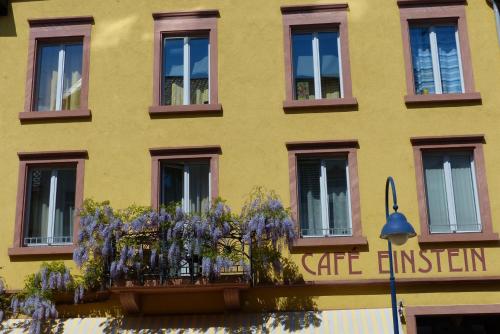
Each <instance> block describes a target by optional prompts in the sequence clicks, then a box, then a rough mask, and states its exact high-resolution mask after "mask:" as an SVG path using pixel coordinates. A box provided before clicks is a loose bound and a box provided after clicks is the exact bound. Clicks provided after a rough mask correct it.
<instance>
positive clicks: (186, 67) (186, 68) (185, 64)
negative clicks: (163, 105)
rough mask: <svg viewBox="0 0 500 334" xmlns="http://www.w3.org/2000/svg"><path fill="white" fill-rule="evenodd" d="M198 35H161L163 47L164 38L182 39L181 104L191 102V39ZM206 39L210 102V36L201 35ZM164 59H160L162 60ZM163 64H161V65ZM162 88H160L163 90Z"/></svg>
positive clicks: (162, 83)
mask: <svg viewBox="0 0 500 334" xmlns="http://www.w3.org/2000/svg"><path fill="white" fill-rule="evenodd" d="M197 38H200V37H188V36H184V37H163V48H164V47H165V40H168V39H182V40H183V43H184V44H183V52H182V57H183V58H182V69H183V73H182V80H183V95H182V104H183V105H190V104H191V61H190V60H191V44H190V41H191V39H197ZM203 38H207V39H208V53H207V54H208V69H207V71H208V103H209V104H210V103H211V101H210V77H211V74H210V38H209V37H203ZM163 61H164V59H162V62H163ZM164 65H165V64H163V65H162V67H163V66H164ZM164 85H165V83H164V80H162V82H161V86H162V87H164ZM163 90H164V88H163V89H162V92H163Z"/></svg>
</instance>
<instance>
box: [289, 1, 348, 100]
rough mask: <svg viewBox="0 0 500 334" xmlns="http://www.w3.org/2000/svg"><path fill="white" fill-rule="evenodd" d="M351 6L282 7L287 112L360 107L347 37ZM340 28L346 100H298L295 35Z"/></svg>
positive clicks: (341, 4) (343, 4) (344, 4)
mask: <svg viewBox="0 0 500 334" xmlns="http://www.w3.org/2000/svg"><path fill="white" fill-rule="evenodd" d="M347 10H348V5H347V3H340V4H327V5H299V6H282V7H281V13H282V14H283V33H284V36H283V40H284V54H285V101H283V108H284V109H285V110H293V109H300V108H314V107H319V108H321V107H323V108H325V107H356V106H357V105H358V101H357V100H356V98H355V97H353V95H352V81H351V65H350V60H349V39H348V34H347ZM332 27H333V28H338V31H339V36H340V58H341V62H342V63H341V64H340V66H341V68H342V84H343V87H344V96H343V97H342V98H337V99H318V100H295V99H294V97H293V95H294V94H293V69H292V32H293V31H294V30H297V29H300V30H302V29H314V28H318V29H323V28H332Z"/></svg>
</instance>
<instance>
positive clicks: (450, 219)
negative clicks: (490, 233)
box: [423, 151, 481, 233]
mask: <svg viewBox="0 0 500 334" xmlns="http://www.w3.org/2000/svg"><path fill="white" fill-rule="evenodd" d="M423 161H424V173H425V192H426V195H427V207H428V211H429V230H430V233H456V232H481V214H480V212H479V203H478V195H477V186H476V176H475V175H476V173H475V169H474V157H473V154H472V152H470V151H450V152H425V153H424V155H423Z"/></svg>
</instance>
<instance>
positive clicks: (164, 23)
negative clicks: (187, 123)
mask: <svg viewBox="0 0 500 334" xmlns="http://www.w3.org/2000/svg"><path fill="white" fill-rule="evenodd" d="M218 17H219V11H218V10H216V9H209V10H199V11H190V12H171V13H154V14H153V18H154V38H153V40H154V66H153V105H152V106H151V107H149V114H150V115H151V116H155V115H173V114H207V113H208V114H214V113H215V114H218V113H221V112H222V105H221V104H219V97H218V96H219V94H218V51H217V49H218V48H217V18H218ZM200 33H208V36H209V37H208V38H209V42H210V54H209V57H210V73H209V90H210V103H209V104H189V105H162V104H161V88H162V85H161V73H162V66H163V36H165V35H170V36H190V35H198V34H200Z"/></svg>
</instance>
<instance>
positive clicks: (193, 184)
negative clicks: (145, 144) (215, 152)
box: [160, 162, 210, 213]
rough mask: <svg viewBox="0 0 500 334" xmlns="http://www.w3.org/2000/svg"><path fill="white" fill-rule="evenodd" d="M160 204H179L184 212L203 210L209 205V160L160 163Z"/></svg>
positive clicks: (199, 211)
mask: <svg viewBox="0 0 500 334" xmlns="http://www.w3.org/2000/svg"><path fill="white" fill-rule="evenodd" d="M160 192H161V193H160V204H161V205H166V206H168V205H172V204H174V205H180V206H181V207H182V208H183V210H184V211H185V212H197V213H201V212H205V211H207V210H208V209H209V206H210V164H209V162H188V163H172V162H163V163H162V165H161V183H160Z"/></svg>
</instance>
